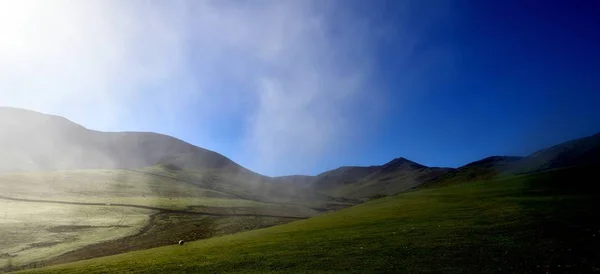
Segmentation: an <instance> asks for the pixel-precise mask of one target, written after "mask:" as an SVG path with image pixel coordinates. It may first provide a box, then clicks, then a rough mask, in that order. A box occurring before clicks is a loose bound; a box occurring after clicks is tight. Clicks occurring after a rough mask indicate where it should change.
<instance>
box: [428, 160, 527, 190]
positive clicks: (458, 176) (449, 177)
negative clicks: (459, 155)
mask: <svg viewBox="0 0 600 274" xmlns="http://www.w3.org/2000/svg"><path fill="white" fill-rule="evenodd" d="M521 159H523V157H517V156H490V157H487V158H484V159H481V160H478V161H475V162H472V163H469V164H466V165H464V166H462V167H459V168H457V169H453V170H450V171H448V172H447V173H446V174H444V175H443V176H441V177H439V178H438V179H436V180H433V181H429V182H427V183H426V185H438V186H439V185H448V184H455V183H464V182H470V181H477V180H487V179H490V178H493V177H495V176H497V175H499V174H501V173H502V172H503V171H504V170H506V168H507V167H508V166H510V165H511V164H513V163H516V162H518V161H519V160H521Z"/></svg>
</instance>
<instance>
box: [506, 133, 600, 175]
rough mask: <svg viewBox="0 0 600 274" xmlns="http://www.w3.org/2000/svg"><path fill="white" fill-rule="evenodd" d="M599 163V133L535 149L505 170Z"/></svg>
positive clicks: (548, 168) (529, 170) (524, 171)
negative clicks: (535, 150)
mask: <svg viewBox="0 0 600 274" xmlns="http://www.w3.org/2000/svg"><path fill="white" fill-rule="evenodd" d="M598 164H600V133H597V134H595V135H592V136H588V137H584V138H579V139H575V140H571V141H568V142H565V143H562V144H558V145H555V146H552V147H550V148H546V149H542V150H540V151H537V152H535V153H533V154H531V155H529V156H527V157H525V158H523V159H521V160H519V161H516V162H514V163H512V164H511V165H509V166H507V168H506V172H510V173H531V172H536V171H543V170H550V169H556V168H565V167H571V166H590V165H598Z"/></svg>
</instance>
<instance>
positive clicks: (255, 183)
mask: <svg viewBox="0 0 600 274" xmlns="http://www.w3.org/2000/svg"><path fill="white" fill-rule="evenodd" d="M0 129H1V131H0V146H1V147H0V149H1V151H2V154H0V171H5V172H6V171H40V170H68V169H114V168H121V169H141V168H148V167H151V166H157V167H159V168H158V169H155V170H159V171H160V172H161V173H169V174H171V175H170V176H183V175H182V174H187V173H185V172H184V171H183V170H188V173H189V172H190V171H189V170H195V171H196V173H195V175H193V176H191V175H190V176H188V177H189V178H188V180H189V181H190V182H192V183H194V184H196V185H199V186H202V187H207V188H209V189H217V188H219V187H221V186H223V185H229V186H232V187H235V188H237V189H238V192H237V193H245V194H244V195H243V196H244V197H255V198H256V197H262V198H261V200H265V199H264V198H265V197H266V196H270V197H273V198H274V197H285V198H286V199H288V200H289V199H291V198H292V197H294V198H295V199H294V200H306V199H309V200H332V199H333V200H335V201H340V198H349V199H365V198H370V197H373V196H381V195H385V196H387V195H394V194H397V193H400V192H403V191H407V190H410V189H413V188H416V187H419V186H422V185H423V186H428V185H438V184H441V185H443V184H448V183H460V182H468V181H474V180H481V179H489V178H492V177H494V176H497V175H500V174H503V173H508V174H513V173H530V172H535V171H541V170H547V169H555V168H561V167H569V166H577V165H591V164H600V134H596V135H593V136H590V137H586V138H581V139H577V140H573V141H569V142H566V143H563V144H559V145H556V146H553V147H550V148H547V149H544V150H540V151H538V152H536V153H534V154H532V155H529V156H527V157H524V158H521V157H514V156H492V157H488V158H485V159H482V160H479V161H475V162H472V163H469V164H467V165H465V166H462V167H460V168H457V169H453V168H438V167H428V166H425V165H421V164H419V163H415V162H413V161H410V160H408V159H405V158H396V159H394V160H392V161H390V162H388V163H386V164H384V165H379V166H366V167H360V166H345V167H340V168H337V169H334V170H330V171H326V172H323V173H321V174H319V175H317V176H304V175H295V176H284V177H276V178H270V177H267V176H263V175H260V174H258V173H255V172H252V171H250V170H248V169H246V168H244V167H242V166H240V165H238V164H237V163H235V162H233V161H232V160H230V159H228V158H227V157H225V156H223V155H221V154H219V153H216V152H214V151H210V150H207V149H204V148H201V147H197V146H194V145H192V144H189V143H186V142H184V141H182V140H179V139H177V138H174V137H170V136H167V135H163V134H157V133H149V132H100V131H94V130H89V129H86V128H85V127H83V126H81V125H78V124H76V123H73V122H71V121H69V120H67V119H65V118H62V117H59V116H54V115H46V114H41V113H38V112H34V111H29V110H23V109H15V108H7V107H0ZM199 174H200V175H199ZM185 176H187V175H185ZM259 193H260V194H259ZM332 197H337V198H335V199H334V198H332ZM273 198H270V199H269V200H271V199H273ZM256 199H258V198H256ZM345 202H347V201H345Z"/></svg>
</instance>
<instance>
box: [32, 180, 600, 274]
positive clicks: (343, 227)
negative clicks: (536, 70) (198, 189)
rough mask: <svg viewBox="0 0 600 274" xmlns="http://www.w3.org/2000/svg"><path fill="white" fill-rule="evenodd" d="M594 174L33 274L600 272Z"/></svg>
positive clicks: (459, 191)
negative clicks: (124, 273)
mask: <svg viewBox="0 0 600 274" xmlns="http://www.w3.org/2000/svg"><path fill="white" fill-rule="evenodd" d="M595 175H596V172H595V170H594V169H585V168H579V169H569V170H557V171H550V172H545V173H540V174H533V175H527V176H518V177H512V178H502V179H496V180H488V181H480V182H471V183H463V184H456V185H451V186H445V187H439V188H428V189H424V190H419V191H415V192H410V193H404V194H400V195H397V196H394V197H387V198H382V199H378V200H374V201H372V202H369V203H365V204H361V205H358V206H355V207H352V208H348V209H344V210H341V211H338V212H335V213H328V214H323V215H319V216H316V217H313V218H311V219H308V220H303V221H296V222H292V223H289V224H285V225H281V226H275V227H271V228H266V229H260V230H254V231H249V232H244V233H239V234H235V235H229V236H222V237H216V238H211V239H207V240H202V241H197V242H193V243H189V244H187V245H184V246H167V247H161V248H156V249H149V250H143V251H138V252H132V253H126V254H122V255H117V256H110V257H103V258H98V259H93V260H88V261H80V262H75V263H71V264H65V265H57V266H52V267H49V268H44V269H37V270H31V271H30V272H60V273H117V272H125V271H126V272H132V273H142V272H143V273H148V272H150V273H190V272H203V273H208V272H210V273H215V272H216V273H222V272H247V273H265V272H286V273H289V272H340V273H347V272H358V273H364V272H400V273H417V272H418V273H498V272H506V273H528V272H529V273H545V272H546V271H550V272H566V273H589V272H594V271H600V251H599V250H598V248H597V247H598V246H600V242H599V241H598V239H599V238H600V212H599V211H598V208H599V207H598V205H600V202H599V200H598V193H597V192H596V191H595V190H594V189H595V188H594V185H595V184H596V183H597V181H598V180H597V179H594V178H597V177H596V176H595Z"/></svg>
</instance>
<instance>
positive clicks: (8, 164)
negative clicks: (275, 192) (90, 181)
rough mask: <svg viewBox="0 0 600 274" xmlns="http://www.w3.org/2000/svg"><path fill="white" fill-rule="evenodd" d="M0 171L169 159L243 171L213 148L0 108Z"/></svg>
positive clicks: (123, 165) (129, 165) (128, 164)
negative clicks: (98, 128)
mask: <svg viewBox="0 0 600 274" xmlns="http://www.w3.org/2000/svg"><path fill="white" fill-rule="evenodd" d="M0 145H1V146H2V148H1V149H2V152H3V153H2V154H0V171H33V170H60V169H88V168H140V167H146V166H151V165H155V164H169V163H172V164H173V165H176V166H178V167H180V168H230V169H231V171H234V170H242V171H247V170H245V169H244V168H242V167H241V166H239V165H237V164H236V163H234V162H233V161H231V160H229V159H228V158H226V157H225V156H223V155H220V154H218V153H216V152H213V151H210V150H206V149H203V148H200V147H197V146H194V145H191V144H189V143H186V142H183V141H181V140H179V139H176V138H173V137H170V136H166V135H162V134H157V133H145V132H99V131H93V130H88V129H86V128H84V127H83V126H80V125H78V124H75V123H73V122H71V121H69V120H67V119H65V118H62V117H59V116H53V115H46V114H41V113H37V112H33V111H28V110H22V109H15V108H6V107H0Z"/></svg>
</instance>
